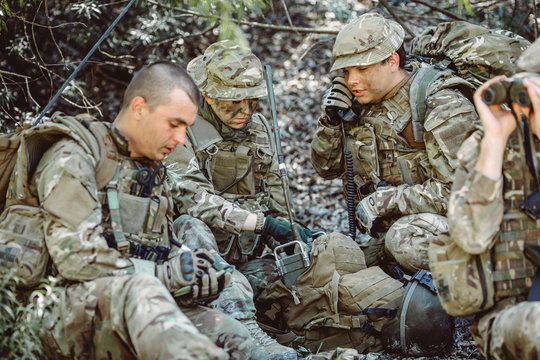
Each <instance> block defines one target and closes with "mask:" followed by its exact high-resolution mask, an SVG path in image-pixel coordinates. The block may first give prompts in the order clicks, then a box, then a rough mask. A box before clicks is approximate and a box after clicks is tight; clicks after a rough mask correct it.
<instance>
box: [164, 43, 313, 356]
mask: <svg viewBox="0 0 540 360" xmlns="http://www.w3.org/2000/svg"><path fill="white" fill-rule="evenodd" d="M187 69H188V72H189V73H190V75H191V76H192V77H193V78H194V80H195V82H196V83H197V85H198V87H199V89H200V90H201V92H202V94H203V95H204V100H203V103H202V106H201V107H200V108H199V112H198V115H197V120H196V122H195V124H194V126H193V127H191V128H190V130H189V131H188V133H187V139H186V145H185V146H184V147H177V148H176V149H175V150H174V151H173V152H172V153H171V154H170V155H169V156H168V158H167V159H166V161H167V162H168V164H169V168H170V169H171V170H172V171H174V172H175V173H176V174H177V175H176V176H175V179H174V184H173V186H172V192H173V198H174V200H175V204H176V206H177V208H178V212H179V213H180V214H188V215H191V216H193V217H194V218H197V219H193V218H191V217H188V216H186V215H182V216H180V217H179V218H178V219H177V220H176V221H175V227H176V229H178V230H179V233H180V234H183V235H181V236H182V240H183V241H184V242H185V243H186V244H188V246H195V247H204V248H206V249H208V250H210V251H212V252H213V253H214V254H215V256H216V257H219V258H220V261H221V263H222V264H224V265H226V264H227V263H230V264H234V265H236V266H237V269H238V270H240V271H238V270H235V271H234V272H233V276H232V281H231V285H230V286H229V287H228V288H226V289H225V290H224V291H223V292H222V293H221V295H220V297H219V298H218V299H217V300H216V301H215V303H214V304H215V307H217V308H219V309H221V310H222V311H223V312H225V313H227V314H229V315H231V316H233V317H234V318H236V319H238V320H240V321H241V322H243V323H244V325H246V327H247V328H248V329H249V330H250V332H251V334H252V336H253V338H254V340H255V341H256V342H257V343H258V344H259V349H258V351H256V352H255V353H254V355H252V358H257V359H296V351H295V350H293V349H291V348H288V347H285V346H282V345H280V344H278V343H277V342H276V341H275V340H274V339H272V338H271V337H269V336H268V335H267V334H266V333H264V332H263V331H262V330H261V329H260V328H259V326H258V325H257V322H256V321H255V317H254V316H255V306H254V303H253V296H254V294H253V290H252V287H251V286H250V283H249V281H248V280H247V279H246V277H245V276H244V275H243V274H242V273H241V272H244V273H246V271H248V269H250V270H249V271H250V274H251V275H249V276H250V280H253V279H251V277H252V276H253V277H257V279H258V281H259V283H261V284H262V287H264V286H266V285H268V284H270V283H271V282H272V281H274V280H275V279H276V278H277V276H278V275H277V269H276V268H275V265H274V264H273V261H266V260H260V259H256V260H255V257H257V256H258V255H260V253H261V251H262V250H263V248H264V246H265V244H270V245H271V244H272V243H274V242H275V241H277V242H288V241H290V240H292V239H293V237H292V231H291V225H290V223H289V222H287V221H282V220H279V219H277V218H276V217H280V216H286V215H287V210H286V208H285V200H284V194H283V190H282V185H281V182H280V178H279V170H278V161H277V156H276V152H275V151H274V148H273V146H274V144H273V140H272V134H271V132H270V129H269V126H268V124H267V121H266V119H265V118H264V117H263V116H262V115H261V114H259V113H256V112H255V110H256V108H257V104H258V101H259V99H260V98H262V97H265V96H266V95H267V91H266V86H265V82H264V80H263V71H262V65H261V62H260V60H259V59H258V58H257V57H256V56H255V55H254V54H253V53H252V52H251V51H250V50H248V49H244V48H241V47H240V46H238V45H235V44H234V43H233V42H232V41H220V42H217V43H214V44H212V45H211V46H209V47H208V48H207V49H206V51H205V52H204V54H203V55H201V56H199V57H197V58H195V59H193V60H192V61H191V62H190V63H189V64H188V67H187ZM205 224H206V225H208V226H209V227H210V228H211V232H208V231H204V230H201V228H204V227H205V226H206V225H205ZM203 225H204V226H203ZM300 233H301V235H302V236H303V237H304V239H307V238H306V236H307V235H308V234H309V230H307V229H300ZM214 238H215V240H214ZM254 262H257V264H256V265H255V264H254ZM254 268H256V269H262V270H261V271H255V272H254V273H257V274H258V275H254V273H252V272H251V269H254ZM261 273H264V275H262V274H261Z"/></svg>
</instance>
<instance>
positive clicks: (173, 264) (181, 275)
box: [156, 247, 195, 292]
mask: <svg viewBox="0 0 540 360" xmlns="http://www.w3.org/2000/svg"><path fill="white" fill-rule="evenodd" d="M156 275H157V277H158V279H159V280H161V282H162V283H163V284H164V285H165V287H167V289H169V291H171V292H173V291H176V290H178V289H180V288H181V287H184V286H189V285H191V284H193V283H194V282H195V264H194V259H193V253H192V252H191V250H189V248H187V247H182V252H181V253H179V254H178V255H177V256H175V257H173V258H171V259H169V260H167V261H165V262H164V263H163V264H160V265H157V266H156Z"/></svg>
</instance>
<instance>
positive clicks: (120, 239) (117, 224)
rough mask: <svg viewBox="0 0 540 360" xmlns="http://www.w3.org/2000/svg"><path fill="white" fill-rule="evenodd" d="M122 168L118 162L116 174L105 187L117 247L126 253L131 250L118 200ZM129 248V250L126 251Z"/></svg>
mask: <svg viewBox="0 0 540 360" xmlns="http://www.w3.org/2000/svg"><path fill="white" fill-rule="evenodd" d="M121 168H122V162H118V166H117V167H116V172H115V173H114V177H113V178H112V180H111V181H110V182H109V184H107V186H105V189H106V191H107V203H108V205H109V213H110V214H111V223H112V224H111V225H112V229H113V235H114V240H115V241H116V247H117V249H118V251H120V252H124V251H126V250H129V242H128V241H127V240H126V237H125V236H124V231H123V229H122V218H121V217H120V201H119V200H118V178H119V176H120V169H121ZM126 248H127V249H126Z"/></svg>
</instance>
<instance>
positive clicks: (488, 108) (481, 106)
mask: <svg viewBox="0 0 540 360" xmlns="http://www.w3.org/2000/svg"><path fill="white" fill-rule="evenodd" d="M505 78H506V77H505V76H497V77H494V78H493V79H491V80H489V81H487V82H485V83H484V84H483V85H482V86H480V87H479V88H478V90H477V91H476V93H475V94H474V105H475V106H476V111H477V112H478V115H479V116H480V120H481V121H482V125H483V126H484V138H485V139H489V141H490V142H491V141H492V142H497V143H499V144H500V145H503V146H505V145H506V141H507V140H508V137H509V136H510V134H512V132H513V131H514V129H515V128H516V121H515V119H514V115H513V114H512V113H511V112H508V111H506V110H504V109H503V108H502V106H501V104H494V105H487V104H486V103H485V102H484V101H483V100H482V94H483V93H484V91H485V90H486V89H487V88H488V87H489V86H490V85H491V84H493V83H495V82H497V81H501V80H503V79H505Z"/></svg>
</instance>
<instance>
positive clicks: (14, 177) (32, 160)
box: [0, 112, 117, 288]
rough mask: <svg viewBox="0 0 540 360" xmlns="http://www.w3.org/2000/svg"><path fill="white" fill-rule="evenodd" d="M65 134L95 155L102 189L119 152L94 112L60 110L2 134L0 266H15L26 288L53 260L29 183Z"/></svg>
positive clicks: (99, 185) (38, 207)
mask: <svg viewBox="0 0 540 360" xmlns="http://www.w3.org/2000/svg"><path fill="white" fill-rule="evenodd" d="M65 137H69V138H71V139H73V140H75V141H76V142H77V143H78V144H79V145H81V146H82V147H83V148H84V149H86V150H87V151H88V152H89V153H91V154H93V156H94V158H95V159H96V182H97V185H98V188H99V189H102V188H104V187H105V186H106V185H107V184H108V183H109V182H110V180H111V179H112V178H113V176H114V174H115V171H116V167H117V166H116V165H117V161H116V160H115V159H116V158H117V156H116V154H117V150H116V147H115V145H114V144H113V143H112V139H110V137H109V134H108V129H107V127H106V125H105V124H103V123H101V122H99V121H97V120H95V119H93V118H92V117H91V116H89V115H78V116H75V117H74V116H67V115H64V114H62V113H60V112H56V113H54V114H53V116H52V117H51V120H49V121H45V122H43V123H42V124H39V125H37V126H35V127H31V128H29V127H25V128H22V129H18V130H17V131H16V133H14V134H11V135H1V136H0V174H2V175H1V177H0V191H1V192H2V194H3V196H0V211H2V213H1V214H0V267H3V268H6V269H8V270H10V269H14V270H15V274H16V275H17V276H18V277H19V278H20V279H21V280H22V282H21V284H20V286H21V287H23V288H31V287H33V286H35V285H36V284H37V283H38V282H39V280H40V279H41V278H42V277H43V276H44V275H45V273H46V270H47V265H48V262H49V254H48V251H47V248H46V245H45V238H44V234H43V227H42V222H43V214H42V211H41V208H40V206H39V202H38V199H37V197H36V196H35V194H33V193H31V192H30V191H29V186H28V185H29V183H30V181H31V179H32V177H33V175H34V172H35V170H36V168H37V165H38V163H39V161H40V160H41V157H42V155H43V154H44V153H45V151H46V150H47V149H49V148H50V147H51V146H52V145H53V144H54V143H56V142H57V141H58V140H60V139H61V138H65Z"/></svg>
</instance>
